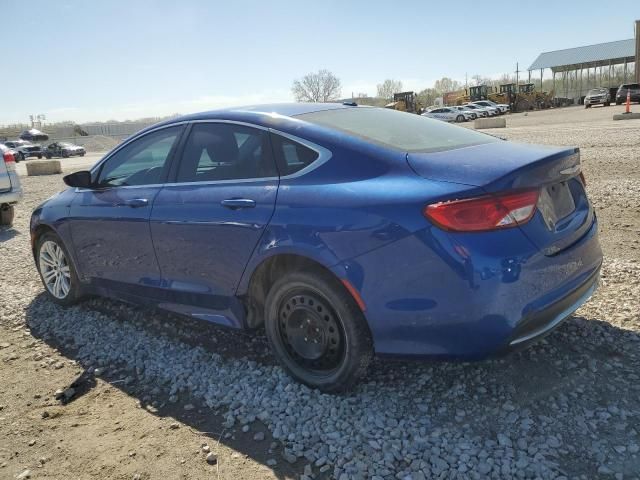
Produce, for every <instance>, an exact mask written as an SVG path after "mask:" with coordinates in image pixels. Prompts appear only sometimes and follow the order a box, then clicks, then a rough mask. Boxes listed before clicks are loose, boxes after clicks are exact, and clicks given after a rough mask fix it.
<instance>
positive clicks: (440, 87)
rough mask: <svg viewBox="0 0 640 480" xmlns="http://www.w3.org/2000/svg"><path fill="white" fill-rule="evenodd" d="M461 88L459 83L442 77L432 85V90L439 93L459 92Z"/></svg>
mask: <svg viewBox="0 0 640 480" xmlns="http://www.w3.org/2000/svg"><path fill="white" fill-rule="evenodd" d="M461 87H462V85H460V82H458V81H456V80H452V79H450V78H449V77H442V78H441V79H440V80H436V83H434V84H433V88H434V89H435V90H436V91H437V92H439V93H446V92H453V91H455V90H459V89H460V88H461Z"/></svg>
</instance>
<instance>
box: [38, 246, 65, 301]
mask: <svg viewBox="0 0 640 480" xmlns="http://www.w3.org/2000/svg"><path fill="white" fill-rule="evenodd" d="M38 259H39V262H38V263H39V266H40V273H41V275H42V279H43V281H44V284H45V286H46V287H47V290H48V291H49V293H50V294H51V295H53V296H54V297H56V298H58V299H60V300H62V299H64V298H66V297H67V295H69V290H70V289H71V269H70V268H69V261H68V260H67V257H66V255H65V253H64V251H63V250H62V248H61V247H60V245H58V244H57V243H56V242H54V241H51V240H47V241H46V242H44V243H43V244H42V246H41V247H40V255H39V258H38Z"/></svg>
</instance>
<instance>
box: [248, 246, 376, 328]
mask: <svg viewBox="0 0 640 480" xmlns="http://www.w3.org/2000/svg"><path fill="white" fill-rule="evenodd" d="M300 270H303V271H316V272H321V273H322V274H325V275H327V276H330V277H331V278H333V279H334V280H335V282H336V284H337V285H340V286H341V288H345V289H346V291H347V292H348V293H349V294H350V295H351V296H352V297H354V301H356V304H358V305H360V302H361V300H360V299H359V297H357V296H356V295H358V293H357V291H355V289H354V288H353V287H352V286H351V285H350V284H349V283H348V281H347V280H346V278H347V275H346V272H344V271H342V270H343V269H342V267H341V266H340V265H339V264H337V265H335V266H329V265H327V264H326V263H325V262H323V261H322V260H320V259H318V258H313V257H312V256H309V255H306V254H303V253H300V252H295V253H294V252H278V253H274V254H272V255H269V256H268V257H266V258H263V259H262V260H261V261H260V262H259V263H257V265H256V266H255V268H253V269H252V270H251V271H250V272H245V275H244V278H243V280H244V282H242V283H241V285H240V286H239V287H238V291H237V295H238V296H239V297H240V298H242V299H243V300H244V302H245V305H246V308H247V317H246V325H247V327H249V328H255V327H258V326H260V325H262V324H263V322H264V316H263V315H262V312H263V311H264V302H265V299H266V297H267V294H268V293H269V289H270V288H271V286H272V285H273V283H274V282H275V280H276V279H277V278H278V277H279V276H281V275H283V274H285V273H287V272H293V271H300ZM345 282H347V283H346V284H345ZM363 313H364V312H363Z"/></svg>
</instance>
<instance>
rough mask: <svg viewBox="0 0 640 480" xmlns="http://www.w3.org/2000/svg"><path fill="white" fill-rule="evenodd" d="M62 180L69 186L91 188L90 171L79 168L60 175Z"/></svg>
mask: <svg viewBox="0 0 640 480" xmlns="http://www.w3.org/2000/svg"><path fill="white" fill-rule="evenodd" d="M62 181H63V182H64V183H66V184H67V185H69V186H70V187H77V188H91V187H92V186H93V181H92V180H91V172H89V171H87V170H81V171H79V172H75V173H71V174H69V175H65V176H64V177H62Z"/></svg>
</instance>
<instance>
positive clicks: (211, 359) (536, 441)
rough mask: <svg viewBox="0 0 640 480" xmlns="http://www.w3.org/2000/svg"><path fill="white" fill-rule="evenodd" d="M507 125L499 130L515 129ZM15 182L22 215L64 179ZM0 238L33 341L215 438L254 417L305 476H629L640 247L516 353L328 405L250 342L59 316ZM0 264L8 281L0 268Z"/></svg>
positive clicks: (594, 184)
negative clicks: (178, 413)
mask: <svg viewBox="0 0 640 480" xmlns="http://www.w3.org/2000/svg"><path fill="white" fill-rule="evenodd" d="M507 130H509V129H507ZM513 130H514V131H512V132H506V133H508V134H509V135H513V136H517V135H518V131H517V129H515V128H514V129H513ZM636 133H637V130H636ZM523 135H524V134H523ZM554 135H555V134H554ZM576 135H578V134H576ZM552 136H553V135H552ZM576 138H577V139H578V140H580V139H582V140H581V141H582V143H584V141H586V140H585V136H584V135H583V136H582V137H576ZM637 138H638V140H637V143H640V135H639V136H638V137H637ZM536 140H537V141H540V139H539V138H537V139H536ZM554 140H556V138H555V137H554ZM572 140H573V139H572ZM589 141H590V140H589ZM594 142H595V141H594ZM557 143H561V142H557ZM575 143H579V142H575ZM634 145H636V144H634ZM589 148H591V147H589ZM629 148H632V147H629ZM633 148H635V147H633ZM637 158H639V157H636V160H637ZM635 168H637V165H636V167H635ZM596 175H597V172H592V174H591V176H592V180H591V182H590V193H591V195H592V197H594V200H595V201H596V203H597V204H600V205H607V202H612V204H615V205H618V204H617V203H616V202H617V200H614V198H617V199H618V200H619V199H621V198H624V199H625V201H627V202H628V206H626V207H624V208H628V209H634V208H639V207H640V190H639V189H638V185H639V184H638V178H637V177H635V178H628V179H620V180H623V181H615V180H611V181H610V179H609V178H608V177H606V176H604V177H603V178H602V179H598V178H596ZM612 184H615V185H613V186H612ZM25 186H26V187H27V189H28V191H33V192H35V191H36V189H38V190H37V191H38V194H37V195H32V196H30V197H29V198H28V199H27V201H26V202H25V204H26V205H27V206H30V207H33V206H34V204H35V203H37V202H38V201H40V200H41V199H42V198H44V197H45V196H46V195H48V194H49V193H51V192H53V191H55V189H57V188H59V186H60V178H59V177H57V176H56V177H52V178H46V179H43V178H41V179H28V180H27V181H26V182H25ZM630 192H631V193H630ZM23 208H24V207H23ZM1 245H2V248H3V249H6V250H5V251H7V252H8V253H9V257H11V258H15V262H13V263H12V266H11V270H10V271H11V272H12V273H11V274H12V277H13V278H14V279H15V280H16V281H15V282H14V283H12V284H10V285H8V286H6V287H4V288H3V289H1V290H0V321H2V322H3V323H4V324H6V325H11V326H13V327H14V328H19V327H21V326H24V324H25V322H26V323H27V325H28V327H29V328H30V329H31V332H32V334H33V335H34V336H36V337H38V338H42V339H44V340H45V341H47V342H49V343H51V344H57V345H60V346H64V348H65V349H68V351H72V352H74V353H73V358H74V359H76V360H78V361H79V362H80V363H81V364H82V365H83V366H85V367H93V368H95V367H97V368H99V369H101V372H100V375H101V376H102V377H103V378H106V379H107V381H108V379H114V378H125V377H126V378H127V379H128V381H129V383H130V384H134V385H138V386H140V388H144V389H146V391H147V393H148V392H150V391H151V390H152V389H153V388H156V389H157V390H155V391H156V393H157V395H156V397H157V398H160V399H165V400H167V399H169V398H170V397H172V398H173V401H176V399H177V398H189V399H190V401H191V403H193V404H194V408H196V409H197V408H203V407H204V408H209V409H210V411H211V412H214V413H219V414H221V415H222V416H223V417H224V423H223V426H224V428H225V429H226V431H227V432H232V433H233V434H236V435H243V433H241V432H243V431H246V432H249V433H246V435H248V436H249V439H250V440H251V441H254V440H255V441H262V440H263V439H265V437H264V435H260V433H262V432H259V433H255V434H252V433H251V431H256V430H262V426H260V425H259V424H260V423H261V424H263V425H264V426H265V427H266V428H267V429H268V431H269V432H270V434H271V436H272V438H273V439H275V440H276V441H277V442H278V444H279V449H278V450H277V452H276V453H277V454H278V455H279V456H278V457H277V458H270V459H269V460H268V461H266V463H267V465H270V466H273V465H276V464H278V463H282V462H291V463H296V462H300V464H301V465H304V466H305V467H304V475H303V478H311V477H312V475H317V474H318V473H322V472H325V473H324V475H331V476H332V477H333V478H337V479H341V480H342V479H365V478H376V479H413V480H418V479H425V478H447V479H455V478H459V479H468V478H471V479H481V478H544V479H547V478H559V479H560V478H583V479H591V478H596V477H601V478H621V477H620V475H622V476H623V478H638V472H640V454H639V450H640V432H639V430H640V401H639V400H638V399H639V398H640V386H639V385H640V382H639V380H640V353H639V352H640V300H639V299H640V263H639V262H638V255H637V253H636V256H635V259H634V258H632V257H633V255H629V256H620V257H617V256H613V257H612V256H610V257H608V258H606V261H605V265H604V268H603V278H602V285H601V288H600V290H599V291H598V292H597V294H596V295H595V296H594V298H593V299H592V300H591V301H590V302H589V303H588V304H587V305H586V306H584V307H583V308H582V309H580V310H579V311H578V312H577V314H576V315H574V317H572V318H571V319H570V320H568V321H567V322H565V324H564V325H563V326H562V327H561V328H559V329H558V330H557V331H556V332H555V333H554V334H553V335H551V336H550V337H548V338H547V339H546V340H544V341H542V342H540V343H538V344H536V345H535V346H533V347H532V348H530V349H528V350H526V351H524V352H522V353H518V354H512V355H510V356H508V357H506V358H503V359H498V360H493V361H488V362H482V363H429V362H416V363H404V362H375V363H374V365H373V368H372V369H371V373H370V375H369V377H368V378H367V379H366V380H365V381H364V382H363V383H362V384H361V385H360V386H359V387H358V388H357V389H356V390H355V391H354V392H352V393H350V394H347V395H343V396H331V395H325V394H321V393H319V392H317V391H313V390H310V389H308V388H306V387H304V386H302V385H299V384H297V383H295V382H293V381H292V380H291V379H290V378H289V377H288V376H287V375H286V374H285V373H284V372H283V371H282V369H281V368H280V367H279V366H277V365H276V364H275V362H274V360H273V358H272V357H271V355H270V354H269V352H268V350H267V348H266V342H265V340H264V337H262V336H261V335H258V337H257V338H255V339H253V340H252V341H247V339H248V337H247V336H246V335H245V334H242V333H234V332H227V331H223V330H221V329H218V328H215V327H212V326H209V325H202V324H199V323H196V322H191V321H190V320H177V319H176V318H175V317H172V316H168V315H165V314H161V313H157V312H149V311H144V310H140V309H136V308H132V307H129V306H126V305H121V304H118V303H115V302H110V301H107V300H101V299H94V300H91V301H88V302H86V303H83V304H81V305H79V306H76V307H73V308H69V309H63V308H60V307H58V306H56V305H55V304H53V303H51V302H49V301H47V300H46V299H45V298H44V297H43V296H37V297H36V295H37V294H38V293H39V292H40V291H41V287H40V285H39V283H38V279H37V276H36V273H35V269H34V267H33V265H32V259H31V258H30V257H29V251H28V247H27V248H25V244H24V238H22V239H21V240H20V242H18V241H16V239H15V238H12V239H8V240H7V241H5V242H4V243H2V244H1ZM630 257H631V258H630ZM5 258H6V257H5ZM1 268H2V270H1V271H0V274H3V275H6V274H7V272H8V271H9V270H8V266H7V265H6V262H3V263H2V267H1ZM5 278H6V277H5ZM203 336H206V337H207V338H206V339H204V340H203ZM222 345H227V346H229V345H231V347H230V348H229V349H227V350H225V349H224V348H223V347H222ZM233 345H243V346H244V347H243V348H241V349H236V350H234V349H233ZM158 392H159V393H158ZM176 426H177V425H176ZM267 439H268V440H269V441H271V437H267ZM209 455H213V453H210V454H209ZM273 456H274V457H276V455H275V454H274V455H273ZM211 460H213V458H212V459H211Z"/></svg>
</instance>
